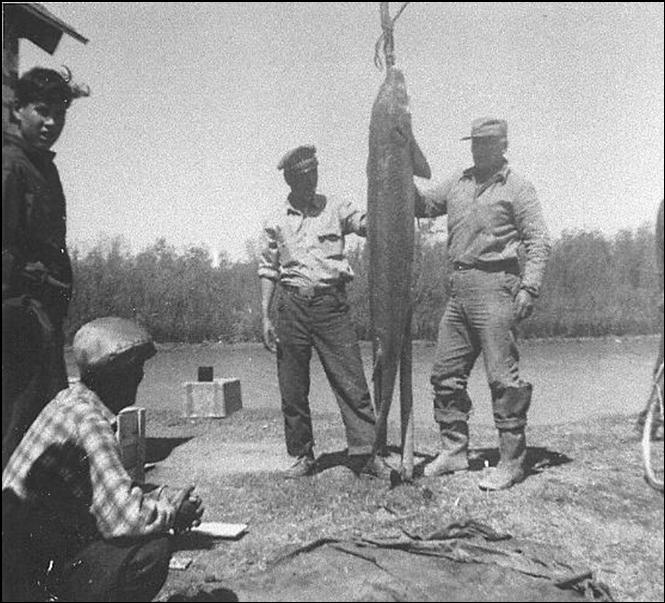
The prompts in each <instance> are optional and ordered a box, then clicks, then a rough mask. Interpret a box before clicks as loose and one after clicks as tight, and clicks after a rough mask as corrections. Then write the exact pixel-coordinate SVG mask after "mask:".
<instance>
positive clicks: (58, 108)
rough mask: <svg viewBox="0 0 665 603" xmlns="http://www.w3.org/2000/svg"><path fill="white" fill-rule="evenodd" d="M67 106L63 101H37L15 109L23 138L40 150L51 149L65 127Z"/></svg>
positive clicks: (15, 115)
mask: <svg viewBox="0 0 665 603" xmlns="http://www.w3.org/2000/svg"><path fill="white" fill-rule="evenodd" d="M66 113H67V106H66V105H65V103H62V102H52V101H35V102H33V103H28V104H27V105H24V106H22V107H18V108H16V109H14V117H16V119H17V120H18V122H19V130H20V132H21V136H22V138H23V140H24V141H25V142H26V143H27V144H29V145H30V146H31V147H34V148H36V149H40V150H48V149H50V148H51V147H52V146H53V145H54V144H55V142H56V141H57V140H58V138H60V134H61V133H62V129H63V128H64V127H65V115H66Z"/></svg>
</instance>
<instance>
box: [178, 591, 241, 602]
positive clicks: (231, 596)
mask: <svg viewBox="0 0 665 603" xmlns="http://www.w3.org/2000/svg"><path fill="white" fill-rule="evenodd" d="M166 600H167V601H237V600H238V595H236V594H235V593H234V592H233V591H232V590H229V589H228V588H216V589H214V590H211V591H201V592H198V593H195V594H193V595H185V594H175V595H172V596H170V597H169V598H168V599H166Z"/></svg>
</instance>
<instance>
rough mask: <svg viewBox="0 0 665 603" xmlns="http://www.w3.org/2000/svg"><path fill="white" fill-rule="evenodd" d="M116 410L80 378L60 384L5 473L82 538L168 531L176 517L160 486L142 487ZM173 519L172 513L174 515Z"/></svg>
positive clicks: (8, 481) (24, 496)
mask: <svg viewBox="0 0 665 603" xmlns="http://www.w3.org/2000/svg"><path fill="white" fill-rule="evenodd" d="M114 422H115V417H114V415H113V414H112V413H111V411H109V409H108V408H107V407H106V406H104V404H103V403H102V402H101V400H100V399H99V398H98V397H97V395H96V394H95V393H94V392H92V391H91V390H89V389H88V388H87V387H85V385H83V384H82V383H77V384H75V385H73V386H72V387H70V388H69V389H65V390H63V391H61V392H60V393H59V394H58V395H57V396H56V398H55V399H54V400H52V401H51V402H50V403H49V404H48V405H47V406H46V407H45V408H44V410H43V411H42V412H41V413H40V415H39V416H38V417H37V419H36V420H35V422H34V423H33V424H32V426H31V427H30V429H29V430H28V432H27V433H26V435H25V436H24V438H23V440H22V441H21V443H20V445H19V446H18V447H17V448H16V450H15V451H14V454H13V455H12V456H11V458H10V459H9V462H8V463H7V467H6V468H5V470H4V471H3V473H2V489H3V492H4V491H5V490H6V489H10V490H13V491H14V493H15V494H16V496H17V497H18V498H19V499H20V500H22V501H24V502H25V503H26V504H27V505H29V507H30V508H32V509H36V510H38V512H41V510H47V511H46V515H48V516H49V517H53V518H54V519H53V520H54V521H57V522H58V523H60V525H61V526H62V527H63V528H64V529H65V530H66V532H67V533H68V534H69V535H70V536H72V535H73V534H75V535H76V537H77V540H79V541H84V542H85V541H87V540H91V539H95V538H96V537H97V538H98V537H99V534H101V536H102V537H103V538H105V539H106V538H116V537H122V536H140V535H147V534H155V533H161V532H166V531H168V530H169V529H170V528H171V527H172V525H168V524H167V523H166V520H165V519H164V517H165V515H164V513H158V508H159V509H162V510H163V509H165V508H166V509H168V510H169V513H168V515H170V517H172V518H173V517H175V508H174V507H173V504H172V503H171V502H169V501H168V499H166V496H165V495H163V494H162V491H163V488H160V489H158V490H157V491H153V492H152V493H150V494H144V492H143V491H142V489H141V488H140V487H138V486H135V485H133V484H132V481H131V478H130V477H129V475H128V474H127V471H126V470H125V469H124V467H123V466H122V463H121V461H120V450H119V446H118V442H117V440H116V437H115V434H114V429H113V427H114ZM172 521H173V520H172V519H171V522H172Z"/></svg>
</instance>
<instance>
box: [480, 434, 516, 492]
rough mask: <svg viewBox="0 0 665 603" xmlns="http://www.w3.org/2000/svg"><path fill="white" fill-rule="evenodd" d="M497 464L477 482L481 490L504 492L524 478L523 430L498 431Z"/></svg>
mask: <svg viewBox="0 0 665 603" xmlns="http://www.w3.org/2000/svg"><path fill="white" fill-rule="evenodd" d="M499 453H500V458H499V464H498V465H497V466H496V467H490V468H489V469H488V470H487V472H486V473H485V475H484V476H483V477H482V478H481V480H480V482H478V487H479V488H480V489H481V490H505V489H506V488H510V487H511V486H512V485H513V484H517V483H518V482H521V481H522V480H523V479H524V478H525V477H526V467H525V463H526V436H525V434H524V428H518V429H501V430H499Z"/></svg>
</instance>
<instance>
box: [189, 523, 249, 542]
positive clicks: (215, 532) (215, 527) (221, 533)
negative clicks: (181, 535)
mask: <svg viewBox="0 0 665 603" xmlns="http://www.w3.org/2000/svg"><path fill="white" fill-rule="evenodd" d="M246 530H247V524H246V523H223V522H221V521H208V522H203V523H202V524H201V525H200V526H197V527H195V528H192V532H199V533H201V534H208V535H210V536H215V537H216V538H236V537H238V536H240V534H242V533H243V532H245V531H246Z"/></svg>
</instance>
